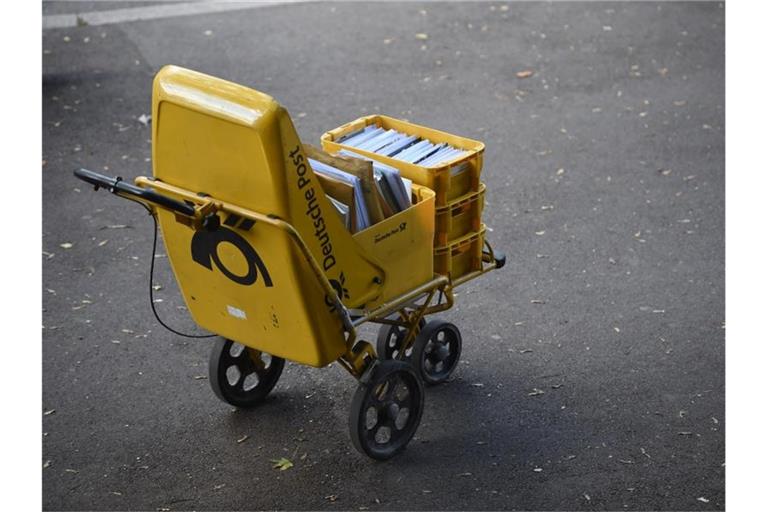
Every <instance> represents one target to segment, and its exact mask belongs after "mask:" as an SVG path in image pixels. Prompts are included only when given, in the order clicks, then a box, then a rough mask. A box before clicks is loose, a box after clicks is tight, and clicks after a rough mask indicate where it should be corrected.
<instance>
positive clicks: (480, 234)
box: [435, 224, 485, 280]
mask: <svg viewBox="0 0 768 512" xmlns="http://www.w3.org/2000/svg"><path fill="white" fill-rule="evenodd" d="M484 241H485V224H482V225H481V226H480V230H479V231H477V232H472V233H469V234H467V235H464V236H463V237H461V238H459V239H458V240H456V241H454V242H452V243H451V244H450V245H448V246H446V247H436V248H435V273H437V274H443V275H446V276H450V277H451V279H454V280H455V279H458V278H460V277H461V276H464V275H466V274H469V273H470V272H474V271H476V270H482V268H483V243H484Z"/></svg>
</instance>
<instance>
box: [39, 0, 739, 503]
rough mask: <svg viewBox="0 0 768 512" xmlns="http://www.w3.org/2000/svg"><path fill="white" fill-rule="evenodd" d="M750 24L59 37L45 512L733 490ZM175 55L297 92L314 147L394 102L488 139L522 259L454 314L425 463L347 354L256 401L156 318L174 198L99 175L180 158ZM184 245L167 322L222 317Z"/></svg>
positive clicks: (702, 15) (288, 375)
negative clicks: (733, 105)
mask: <svg viewBox="0 0 768 512" xmlns="http://www.w3.org/2000/svg"><path fill="white" fill-rule="evenodd" d="M63 10H64V9H62V8H58V9H55V10H53V11H52V12H62V11H63ZM724 17H725V11H724V7H723V5H722V4H718V3H666V2H665V3H660V4H653V3H616V4H607V3H583V4H582V3H571V2H568V3H554V4H551V3H524V4H509V5H508V6H507V5H506V4H500V3H466V4H462V3H444V4H443V3H425V4H418V3H407V4H362V5H358V4H351V3H333V4H322V3H311V4H304V5H278V6H270V7H262V8H255V9H247V10H242V11H236V12H226V13H218V14H209V15H197V16H186V17H172V18H165V19H158V20H144V21H139V22H131V23H122V24H109V25H102V26H87V25H86V26H77V27H72V28H66V29H52V30H46V31H45V32H44V33H43V48H44V55H43V63H44V67H43V72H44V75H43V77H42V79H43V133H44V140H43V167H42V173H43V249H44V251H45V252H44V253H43V255H42V266H43V286H44V289H43V291H42V293H43V308H44V324H45V325H44V330H43V406H44V410H43V411H41V413H42V414H43V416H42V423H43V431H44V434H43V435H44V437H43V439H42V443H43V456H44V459H43V461H41V464H42V465H43V469H42V474H43V504H44V507H45V509H48V510H55V509H67V510H68V509H95V510H117V509H121V510H124V509H146V510H178V509H322V510H386V509H466V510H471V509H579V510H592V509H615V510H623V509H627V510H647V509H686V510H716V509H723V508H724V506H725V490H724V479H725V464H724V461H725V436H724V431H725V410H724V408H725V399H724V386H725V380H724V355H725V346H724V344H725V341H724V337H725V325H724V317H725V312H724V211H725V210H724V208H725V207H724V180H725V176H724V171H725V169H724V122H725V118H724V74H725V72H724ZM417 34H426V36H427V39H424V38H423V37H421V38H418V37H417V36H416V35H417ZM165 64H177V65H181V66H185V67H190V68H193V69H196V70H199V71H202V72H205V73H209V74H212V75H216V76H220V77H223V78H226V79H229V80H232V81H235V82H239V83H242V84H246V85H248V86H251V87H253V88H256V89H258V90H261V91H264V92H266V93H268V94H271V95H272V96H274V97H276V98H277V99H278V100H279V101H280V102H281V103H282V104H284V105H285V106H286V107H287V108H288V110H289V111H290V113H291V114H292V116H293V119H294V121H295V123H296V126H297V129H298V131H299V134H300V135H301V137H302V139H303V140H304V141H306V142H315V143H317V142H318V141H319V137H320V135H321V134H322V133H323V132H324V131H326V130H329V129H331V128H334V127H336V126H338V125H340V124H342V123H344V122H346V121H349V120H352V119H354V118H356V117H359V116H361V115H364V114H369V113H385V114H389V115H392V116H396V117H403V118H408V119H410V120H412V121H414V122H418V123H420V124H425V125H429V126H434V127H436V128H439V129H442V130H445V131H449V132H455V133H457V134H461V135H465V136H468V137H471V138H476V139H480V140H482V141H484V142H485V143H486V146H487V150H486V156H485V167H484V169H483V175H482V179H483V181H484V182H485V183H486V184H487V187H488V192H487V203H486V207H485V213H484V217H483V218H484V221H485V222H486V224H487V225H488V226H489V232H488V238H489V240H490V241H491V242H492V243H493V244H494V246H495V247H497V248H499V249H501V250H504V251H505V252H506V253H507V255H508V264H507V266H506V267H505V268H504V269H503V270H501V271H498V272H495V273H491V274H489V275H487V276H485V277H483V278H481V279H477V280H475V281H472V282H470V283H468V284H467V285H465V286H464V287H463V288H460V289H459V290H458V297H457V304H456V307H455V308H453V309H452V310H450V311H449V312H447V313H445V314H444V315H443V317H444V318H447V319H450V320H451V321H453V322H454V323H456V324H457V325H458V326H459V327H460V328H461V330H462V333H463V337H464V353H463V355H462V360H461V364H460V365H459V368H458V370H457V371H456V373H455V375H454V377H453V378H452V379H451V381H450V382H448V383H446V384H444V385H441V386H438V387H437V388H430V389H428V391H427V402H426V409H425V412H424V416H423V419H422V423H421V426H420V428H419V430H418V432H417V433H416V438H415V439H414V440H413V441H412V442H411V444H410V445H409V446H408V448H407V449H406V450H405V452H404V453H402V454H401V455H400V456H398V457H397V458H395V459H393V460H391V461H388V462H385V463H376V462H373V461H371V460H368V459H367V458H365V457H363V456H361V455H359V454H358V453H357V452H356V451H355V450H354V448H353V447H352V445H351V443H350V440H349V436H348V433H347V415H348V411H349V405H350V401H351V397H352V394H353V392H354V389H355V386H356V383H355V382H354V380H353V379H352V378H351V377H349V376H348V375H347V374H346V373H345V372H344V371H343V369H341V368H340V367H338V366H333V367H329V368H325V369H312V368H307V367H302V366H298V365H294V364H288V365H287V366H286V371H285V373H284V374H283V377H282V379H281V381H280V382H279V383H278V385H277V387H276V389H275V391H274V393H273V395H272V396H271V399H270V400H268V401H267V403H266V404H265V405H263V406H262V407H259V408H258V409H256V410H254V411H251V412H239V411H234V410H233V408H232V407H230V406H228V405H226V404H224V403H222V402H220V401H219V400H218V399H217V398H216V397H215V396H214V395H213V393H212V392H211V390H210V386H209V383H208V381H207V380H205V378H204V376H206V375H207V367H206V365H207V358H208V351H209V347H210V342H209V341H205V340H188V339H184V338H180V337H178V336H175V335H173V334H172V333H169V332H167V331H165V330H164V329H163V328H162V327H161V326H159V325H158V323H157V322H156V321H155V319H154V317H153V316H152V315H151V312H150V308H149V302H148V291H147V289H148V284H147V282H148V272H149V262H150V250H151V241H152V229H151V227H152V225H151V221H150V218H149V217H148V216H147V214H146V212H144V211H143V210H142V209H141V208H140V207H138V206H136V205H132V204H130V203H128V202H127V201H123V200H120V199H118V198H115V197H113V196H111V195H109V194H107V193H104V192H99V193H93V192H92V191H91V190H89V188H88V187H87V186H85V185H84V184H83V183H82V182H79V181H77V180H75V179H74V178H73V176H72V171H73V170H74V169H75V168H77V167H79V166H84V167H88V168H90V169H93V170H97V171H103V172H105V173H107V174H114V175H121V176H123V177H125V178H132V177H134V176H137V175H141V174H144V175H147V174H151V162H150V156H151V144H150V127H149V126H146V125H145V124H143V123H141V122H139V120H138V119H139V118H140V117H141V116H142V115H145V114H149V113H150V107H151V80H152V77H153V75H154V73H156V72H157V70H158V69H160V67H162V66H163V65H165ZM525 71H532V74H530V76H528V77H524V78H521V77H520V76H518V74H519V73H520V74H521V75H522V76H525V75H528V74H529V73H521V72H525ZM491 230H492V231H491ZM160 253H161V255H162V254H164V249H163V248H162V247H161V249H160ZM157 261H158V265H159V267H158V269H157V275H156V280H157V282H159V283H162V285H163V287H162V289H161V290H158V291H157V297H158V298H160V299H162V302H159V303H158V308H159V310H160V313H161V315H162V316H163V317H164V318H165V319H166V321H167V322H169V323H171V324H172V325H174V326H176V327H177V328H180V329H184V330H186V331H195V326H194V324H193V323H192V322H191V320H190V319H189V317H188V315H187V313H186V311H185V310H184V309H183V301H182V299H181V297H180V295H179V293H178V290H177V287H176V283H175V280H174V278H173V275H172V273H171V271H170V269H169V267H168V262H167V259H165V258H163V257H160V258H158V259H157ZM245 436H248V437H247V439H244V438H245ZM281 457H286V458H288V459H290V460H292V461H293V463H294V466H293V467H292V468H290V469H288V470H286V471H278V470H276V469H273V467H272V466H273V463H272V462H271V461H272V460H274V459H279V458H281Z"/></svg>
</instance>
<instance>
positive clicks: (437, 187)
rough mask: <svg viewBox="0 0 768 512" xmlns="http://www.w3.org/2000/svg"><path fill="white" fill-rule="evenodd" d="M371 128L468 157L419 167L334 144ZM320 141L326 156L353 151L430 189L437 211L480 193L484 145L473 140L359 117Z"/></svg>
mask: <svg viewBox="0 0 768 512" xmlns="http://www.w3.org/2000/svg"><path fill="white" fill-rule="evenodd" d="M372 124H373V125H376V126H378V127H380V128H384V129H386V130H389V129H394V130H397V131H399V132H402V133H405V134H408V135H418V136H419V137H421V138H424V139H428V140H430V141H431V142H433V143H438V142H447V143H448V144H451V145H452V146H455V147H457V148H460V149H463V150H465V151H467V152H468V153H467V155H465V156H462V157H457V158H455V159H453V160H451V161H449V162H447V163H445V164H442V165H439V166H434V167H422V166H420V165H416V164H411V163H408V162H403V161H401V160H397V159H394V158H389V157H387V156H384V155H379V154H378V153H372V152H370V151H365V150H361V149H358V148H355V147H352V146H346V145H344V143H343V142H341V143H340V142H338V140H339V139H340V138H342V137H343V136H344V135H347V134H349V133H352V132H356V131H358V130H362V129H363V128H365V127H366V126H368V125H372ZM320 140H321V142H322V145H323V149H325V150H326V151H328V152H332V153H336V152H338V151H339V150H341V149H346V150H349V151H354V152H356V153H359V154H361V155H364V156H367V157H369V158H372V159H374V160H377V161H379V162H382V163H384V164H387V165H390V166H392V167H394V168H395V169H398V170H399V171H400V174H401V175H403V176H405V177H406V178H408V179H411V180H413V182H414V183H417V184H419V185H424V186H426V187H429V188H431V189H432V190H434V191H435V205H436V207H437V208H440V207H443V206H447V205H448V204H449V203H450V201H451V200H454V199H456V198H458V197H460V196H463V195H465V194H469V193H472V192H477V191H479V190H480V171H481V170H482V168H483V151H484V150H485V145H484V144H483V143H482V142H479V141H476V140H472V139H468V138H465V137H459V136H458V135H453V134H450V133H446V132H442V131H439V130H435V129H433V128H428V127H426V126H421V125H418V124H414V123H410V122H408V121H402V120H400V119H395V118H392V117H388V116H384V115H370V116H365V117H361V118H359V119H356V120H354V121H352V122H349V123H347V124H345V125H342V126H340V127H338V128H336V129H334V130H331V131H329V132H326V133H324V134H323V136H322V137H321V138H320Z"/></svg>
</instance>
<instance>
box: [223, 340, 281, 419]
mask: <svg viewBox="0 0 768 512" xmlns="http://www.w3.org/2000/svg"><path fill="white" fill-rule="evenodd" d="M283 366H285V359H281V358H279V357H275V356H270V355H269V354H267V353H265V352H260V351H258V350H255V349H252V348H249V347H246V346H244V345H241V344H239V343H235V342H234V341H232V340H228V339H225V338H220V339H219V340H217V341H216V343H215V344H214V346H213V350H212V351H211V359H210V361H209V364H208V373H209V378H208V380H210V382H211V387H212V388H213V392H214V393H216V396H218V397H219V398H221V399H222V400H223V401H225V402H227V403H228V404H232V405H234V406H236V407H243V408H247V407H253V406H255V405H258V404H259V403H260V402H262V401H263V400H264V399H265V398H266V397H267V395H268V394H269V392H270V391H272V388H274V387H275V384H277V380H278V379H279V378H280V374H281V373H283Z"/></svg>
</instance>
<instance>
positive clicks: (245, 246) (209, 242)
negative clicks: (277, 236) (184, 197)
mask: <svg viewBox="0 0 768 512" xmlns="http://www.w3.org/2000/svg"><path fill="white" fill-rule="evenodd" d="M238 221H240V217H239V216H238V215H235V214H229V216H228V217H227V219H226V220H225V221H224V224H226V225H227V226H233V227H234V226H235V225H237V223H238ZM253 224H254V222H253V221H252V220H250V219H243V221H242V222H240V225H239V226H237V227H238V229H242V230H244V231H248V230H250V229H251V227H252V226H253ZM212 225H213V227H212V229H201V230H199V231H195V234H194V236H193V237H192V260H194V261H195V262H196V263H198V264H200V265H202V266H203V267H205V268H207V269H208V270H213V265H216V267H218V269H219V270H220V271H221V273H222V274H224V275H225V276H226V277H227V278H229V279H230V280H232V281H234V282H236V283H238V284H242V285H245V286H249V285H252V284H253V283H255V282H256V280H257V279H258V277H259V274H261V275H262V278H263V279H264V286H266V287H271V286H272V278H271V277H270V276H269V272H268V271H267V267H266V266H265V265H264V262H263V261H262V260H261V257H259V254H258V253H257V252H256V249H254V248H253V247H251V245H250V244H249V243H248V242H247V241H246V240H245V238H243V237H242V236H241V235H240V234H238V233H237V232H235V231H234V230H232V229H229V228H226V227H224V226H219V225H218V222H213V223H212ZM222 242H228V243H230V244H232V245H234V246H235V247H237V249H238V250H239V251H240V252H241V253H242V254H243V257H244V258H245V261H246V262H247V263H248V271H247V272H246V273H245V275H237V274H235V273H234V272H232V271H231V270H230V269H228V268H227V267H226V265H224V263H223V262H222V261H221V259H220V258H219V254H218V252H217V250H216V249H217V248H218V246H219V244H220V243H222Z"/></svg>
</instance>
